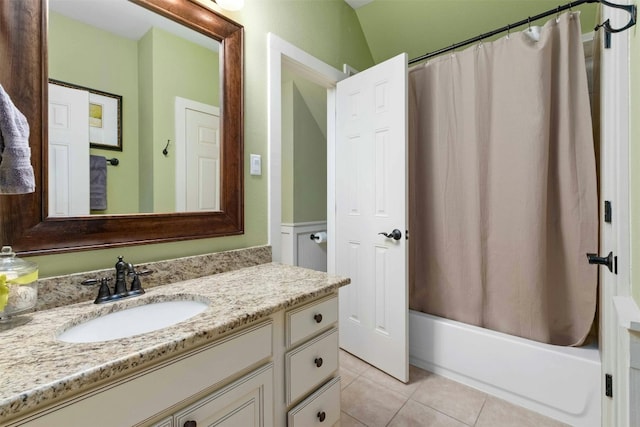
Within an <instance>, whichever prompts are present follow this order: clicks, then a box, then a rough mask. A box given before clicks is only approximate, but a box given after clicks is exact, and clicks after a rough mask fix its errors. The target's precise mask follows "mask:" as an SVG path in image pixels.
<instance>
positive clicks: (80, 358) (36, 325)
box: [0, 263, 349, 425]
mask: <svg viewBox="0 0 640 427" xmlns="http://www.w3.org/2000/svg"><path fill="white" fill-rule="evenodd" d="M348 283H349V280H348V279H345V278H340V277H333V276H329V275H327V274H326V273H322V272H317V271H313V270H307V269H303V268H299V267H293V266H286V265H281V264H276V263H268V264H261V265H258V266H255V267H248V268H243V269H240V270H235V271H231V272H227V273H221V274H215V275H212V276H206V277H201V278H197V279H191V280H186V281H183V282H178V283H173V284H169V285H165V286H158V287H155V288H153V289H151V290H149V291H147V293H146V294H144V295H141V296H139V297H135V298H131V299H127V300H123V301H120V302H114V303H108V304H104V305H96V304H93V303H92V302H83V303H79V304H74V305H69V306H64V307H58V308H53V309H50V310H44V311H38V312H36V313H33V314H32V315H31V316H32V320H31V321H30V322H29V323H27V324H25V325H23V326H20V327H17V328H14V329H10V330H6V331H0V340H2V344H1V346H2V347H1V348H2V350H1V354H2V357H1V358H0V372H1V374H0V425H2V424H4V423H5V422H8V421H10V420H11V419H12V418H15V417H17V416H19V415H22V414H26V413H29V412H32V411H34V410H38V409H43V408H45V407H47V406H48V405H50V404H51V403H54V402H56V401H59V400H61V399H65V398H69V397H71V396H73V395H75V394H77V393H79V392H82V391H84V390H88V389H90V388H92V387H94V386H96V385H97V384H103V383H105V382H107V381H110V380H111V381H112V380H115V379H117V378H119V377H122V376H124V375H126V374H128V373H130V372H133V371H134V370H137V369H139V368H144V367H146V366H151V365H153V364H154V363H156V362H159V361H161V360H166V359H167V358H170V357H172V356H173V355H177V354H179V353H182V352H183V351H186V350H188V349H191V348H195V347H198V346H201V345H204V344H206V343H208V342H210V341H212V340H215V339H216V338H217V337H218V336H219V335H220V334H222V333H224V332H227V331H230V330H233V329H236V328H240V327H242V326H243V325H246V324H249V323H251V322H253V321H255V320H258V319H260V318H262V317H265V316H268V315H270V314H272V313H275V312H277V311H280V310H282V309H286V308H288V307H291V306H293V305H296V304H299V303H303V302H306V301H309V300H311V299H314V298H316V297H320V296H323V295H326V294H329V293H331V292H333V291H335V290H336V289H338V288H339V287H341V286H343V285H346V284H348ZM175 299H187V300H199V301H204V302H208V303H210V306H209V308H207V309H206V310H205V311H204V312H203V313H200V314H198V315H197V316H195V317H193V318H191V319H188V320H186V321H184V322H182V323H179V324H176V325H173V326H171V327H168V328H165V329H161V330H158V331H153V332H149V333H146V334H143V335H138V336H134V337H129V338H123V339H118V340H113V341H106V342H97V343H87V344H68V343H64V342H61V341H58V340H57V339H56V336H57V334H58V333H59V332H61V331H63V330H65V329H66V328H68V327H70V326H72V325H74V324H77V323H80V322H81V321H83V320H86V319H91V318H94V317H97V316H99V315H102V314H106V313H109V312H112V311H117V310H120V309H123V308H127V307H133V306H137V305H142V304H145V303H149V302H160V301H168V300H175Z"/></svg>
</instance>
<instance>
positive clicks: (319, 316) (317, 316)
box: [313, 313, 322, 323]
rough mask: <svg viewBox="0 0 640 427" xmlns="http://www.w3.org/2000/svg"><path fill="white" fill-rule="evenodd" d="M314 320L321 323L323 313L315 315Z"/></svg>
mask: <svg viewBox="0 0 640 427" xmlns="http://www.w3.org/2000/svg"><path fill="white" fill-rule="evenodd" d="M313 320H315V321H316V323H320V322H322V314H320V313H318V314H316V315H315V316H313Z"/></svg>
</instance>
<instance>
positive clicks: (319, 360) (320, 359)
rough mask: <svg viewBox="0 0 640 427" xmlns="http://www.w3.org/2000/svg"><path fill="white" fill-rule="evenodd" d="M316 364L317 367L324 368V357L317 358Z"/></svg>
mask: <svg viewBox="0 0 640 427" xmlns="http://www.w3.org/2000/svg"><path fill="white" fill-rule="evenodd" d="M314 362H315V364H316V367H317V368H319V367H320V366H322V357H316V359H315V360H314Z"/></svg>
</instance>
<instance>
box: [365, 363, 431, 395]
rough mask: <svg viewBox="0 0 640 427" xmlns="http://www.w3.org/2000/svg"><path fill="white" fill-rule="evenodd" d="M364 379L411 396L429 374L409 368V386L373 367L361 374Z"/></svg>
mask: <svg viewBox="0 0 640 427" xmlns="http://www.w3.org/2000/svg"><path fill="white" fill-rule="evenodd" d="M361 375H362V376H363V377H365V378H368V379H370V380H371V381H374V382H376V383H378V384H380V385H382V386H385V387H387V388H389V389H390V390H393V391H397V392H398V393H402V394H403V395H405V396H407V397H409V396H411V395H412V394H413V393H414V392H415V391H416V390H417V389H418V387H419V386H420V383H421V381H422V380H423V379H425V378H426V377H427V376H428V375H429V374H428V373H427V372H426V371H423V370H422V369H419V368H415V367H413V366H409V382H408V383H407V384H405V383H403V382H402V381H399V380H397V379H395V378H394V377H392V376H390V375H388V374H386V373H384V372H382V371H380V370H379V369H376V368H375V367H373V366H370V367H368V368H367V369H365V370H364V372H362V374H361Z"/></svg>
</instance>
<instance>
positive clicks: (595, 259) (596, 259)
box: [587, 252, 618, 273]
mask: <svg viewBox="0 0 640 427" xmlns="http://www.w3.org/2000/svg"><path fill="white" fill-rule="evenodd" d="M587 259H588V260H589V264H600V265H605V266H607V268H608V269H609V271H610V272H612V273H613V263H614V257H613V252H609V255H607V256H606V257H604V256H598V255H597V254H587ZM617 270H618V269H617V268H616V273H617Z"/></svg>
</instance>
